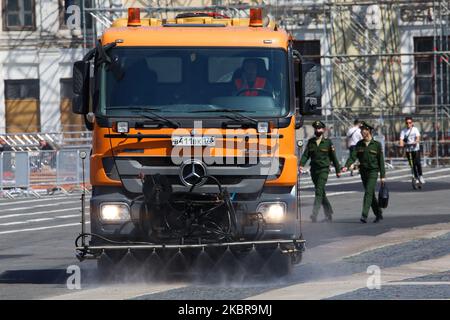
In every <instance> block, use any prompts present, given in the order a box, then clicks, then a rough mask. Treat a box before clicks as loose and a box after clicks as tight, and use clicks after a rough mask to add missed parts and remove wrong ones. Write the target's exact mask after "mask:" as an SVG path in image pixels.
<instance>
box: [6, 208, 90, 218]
mask: <svg viewBox="0 0 450 320" xmlns="http://www.w3.org/2000/svg"><path fill="white" fill-rule="evenodd" d="M88 209H89V208H86V210H88ZM69 210H81V207H76V208H65V209H56V210H45V211H38V212H30V213H15V214H8V215H4V216H0V219H9V218H16V217H27V216H35V215H40V214H46V213H54V212H63V211H69Z"/></svg>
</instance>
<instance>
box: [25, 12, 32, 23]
mask: <svg viewBox="0 0 450 320" xmlns="http://www.w3.org/2000/svg"><path fill="white" fill-rule="evenodd" d="M32 25H33V16H32V14H31V13H27V14H25V15H24V26H32Z"/></svg>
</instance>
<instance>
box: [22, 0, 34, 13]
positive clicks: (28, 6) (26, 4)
mask: <svg viewBox="0 0 450 320" xmlns="http://www.w3.org/2000/svg"><path fill="white" fill-rule="evenodd" d="M31 1H32V0H23V9H24V10H25V11H32V9H33V8H32V2H31Z"/></svg>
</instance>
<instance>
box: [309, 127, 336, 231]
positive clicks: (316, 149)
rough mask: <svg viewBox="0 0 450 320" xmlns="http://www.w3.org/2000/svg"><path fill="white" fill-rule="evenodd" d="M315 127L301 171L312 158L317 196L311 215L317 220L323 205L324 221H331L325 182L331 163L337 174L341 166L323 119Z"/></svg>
mask: <svg viewBox="0 0 450 320" xmlns="http://www.w3.org/2000/svg"><path fill="white" fill-rule="evenodd" d="M312 126H313V128H314V135H315V136H314V137H312V138H311V139H309V140H308V144H307V145H306V148H305V151H304V152H303V156H302V159H301V160H300V172H303V167H304V165H305V164H306V162H307V161H308V159H311V178H312V181H313V183H314V186H315V197H314V206H313V212H312V215H311V220H312V222H316V221H317V215H318V214H319V210H320V207H321V206H322V205H323V209H324V213H325V219H324V220H323V221H324V222H331V221H332V215H333V208H332V207H331V204H330V201H328V198H327V196H326V194H325V184H326V183H327V180H328V174H329V173H330V163H331V162H333V165H334V167H335V169H336V176H337V177H340V176H341V167H340V164H339V161H338V159H337V158H336V152H335V148H334V146H333V143H332V142H331V140H330V139H327V138H325V137H323V133H324V132H325V124H324V123H323V122H321V121H315V122H314V123H313V124H312Z"/></svg>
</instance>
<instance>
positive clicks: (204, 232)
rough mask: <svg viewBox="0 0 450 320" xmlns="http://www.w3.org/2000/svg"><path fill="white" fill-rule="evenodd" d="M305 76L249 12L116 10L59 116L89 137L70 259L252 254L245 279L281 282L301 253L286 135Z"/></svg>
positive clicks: (293, 146) (281, 36)
mask: <svg viewBox="0 0 450 320" xmlns="http://www.w3.org/2000/svg"><path fill="white" fill-rule="evenodd" d="M307 68H308V67H307V65H306V64H302V63H301V56H300V55H299V54H298V52H296V51H295V50H293V48H292V38H291V37H290V36H289V34H288V33H287V32H286V31H285V30H282V29H280V28H279V27H278V26H277V25H276V24H275V23H274V22H273V21H271V20H270V19H269V20H268V19H267V18H265V17H263V14H262V10H261V9H258V8H252V9H250V17H249V18H233V17H229V16H226V15H223V14H219V13H216V12H206V13H205V12H188V13H183V14H178V15H177V16H176V17H174V18H173V19H166V20H160V19H153V18H147V19H145V18H142V19H141V16H140V12H139V9H136V8H130V9H128V18H121V19H118V20H116V21H114V23H113V25H112V26H111V27H110V28H108V29H107V30H106V31H105V32H104V33H103V34H102V36H101V37H100V39H99V41H98V44H97V46H96V48H94V49H92V50H91V51H90V52H88V53H87V54H86V56H85V57H84V59H83V60H82V61H77V62H75V64H74V68H73V79H74V87H73V91H74V98H73V112H74V113H76V114H81V115H83V116H84V118H85V122H86V126H87V127H88V129H89V130H92V131H93V140H92V151H91V155H90V182H91V185H92V196H91V199H90V232H87V231H86V221H85V218H84V217H85V216H84V213H83V217H82V232H81V234H80V236H79V237H78V239H77V247H76V250H77V256H78V257H79V258H80V259H81V260H82V259H85V258H94V259H97V260H98V266H99V268H105V269H106V267H105V266H106V265H107V264H106V263H105V262H102V261H103V260H105V261H106V260H107V261H109V262H111V261H112V262H113V264H116V263H118V262H119V261H120V260H121V259H123V257H124V256H125V255H129V254H133V255H134V258H136V259H137V260H139V261H145V259H147V258H148V256H149V255H150V254H155V253H157V254H158V255H159V256H160V257H162V259H169V260H170V258H171V257H173V255H174V254H179V253H180V252H182V253H183V255H184V257H187V260H188V261H190V262H191V263H194V261H195V260H196V257H198V255H199V254H202V253H203V254H204V253H205V252H207V253H208V255H209V256H210V257H211V261H217V260H220V258H221V257H223V255H224V254H229V255H232V256H234V257H236V258H237V259H238V260H239V261H243V260H245V257H248V256H249V255H250V254H252V253H254V252H255V250H256V251H257V252H258V256H259V257H260V258H261V259H262V261H263V263H258V264H257V265H256V266H255V265H254V266H251V267H250V268H254V269H252V271H254V272H257V269H258V268H260V267H262V266H268V268H269V269H270V270H272V271H273V272H274V273H280V274H285V273H286V272H288V271H289V270H290V269H291V265H293V264H296V263H299V262H300V260H301V256H302V252H303V250H304V242H305V241H304V239H303V238H302V232H301V214H300V205H299V204H300V202H299V187H298V182H299V179H298V169H297V168H298V155H299V154H298V150H299V147H298V146H297V143H296V138H295V130H296V128H299V126H300V121H301V117H300V115H303V114H305V112H306V109H307V108H306V107H305V104H308V108H310V107H311V106H310V105H309V104H311V101H312V98H311V97H308V96H307V95H306V94H305V89H304V88H306V87H307V84H306V81H307V79H308V78H310V79H313V80H312V82H313V83H314V81H316V78H315V77H314V75H312V76H311V75H310V74H308V72H309V71H308V72H307V70H306V69H307ZM309 69H311V68H309ZM302 79H306V80H305V81H302ZM83 201H84V199H83ZM83 208H84V205H83ZM83 210H84V209H83ZM241 259H242V260H241ZM211 267H212V268H214V266H213V265H212V266H211Z"/></svg>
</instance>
